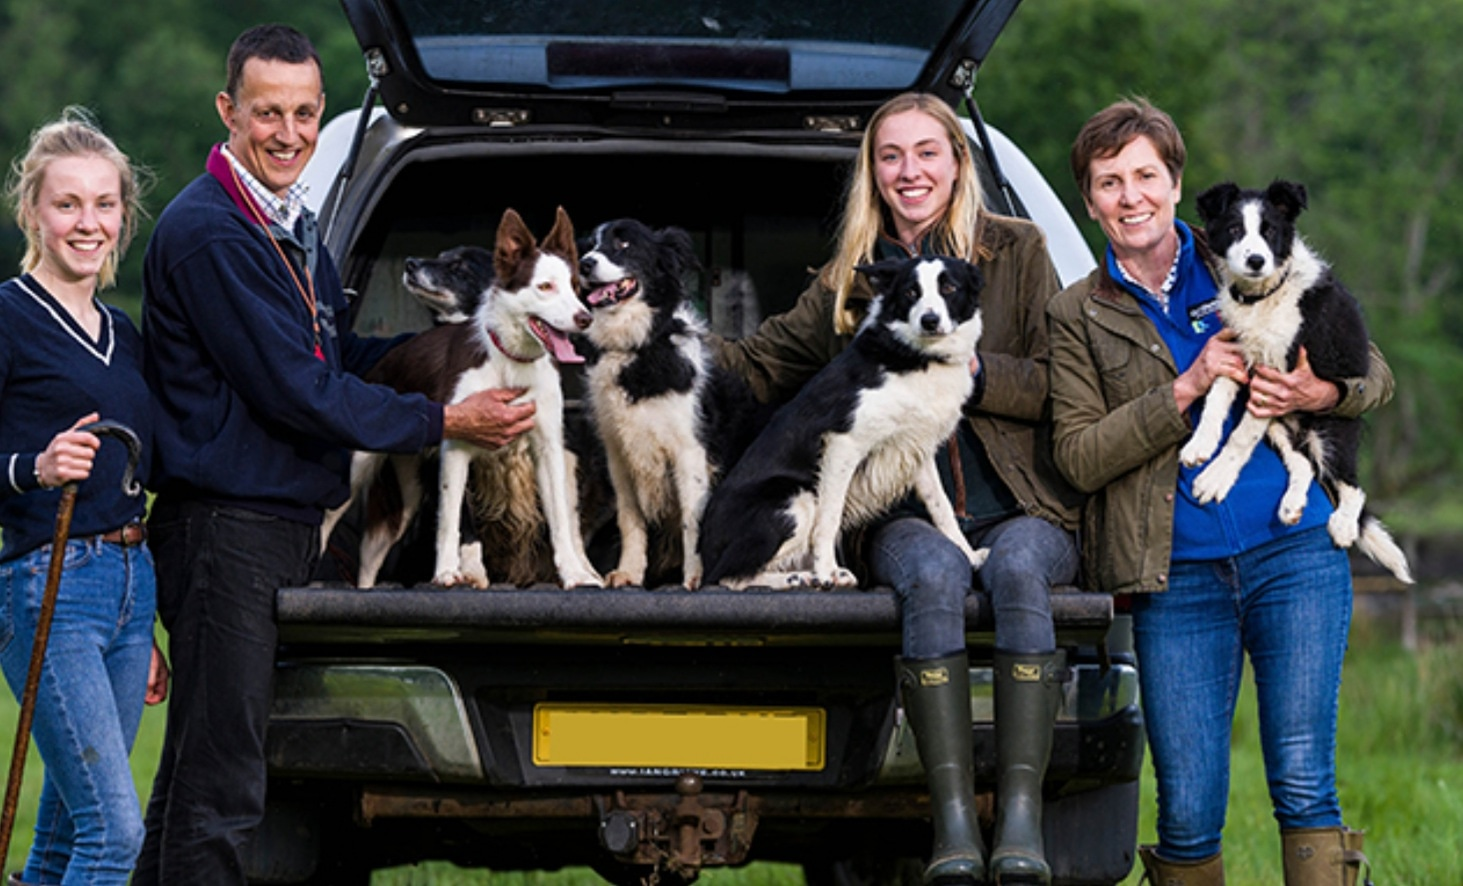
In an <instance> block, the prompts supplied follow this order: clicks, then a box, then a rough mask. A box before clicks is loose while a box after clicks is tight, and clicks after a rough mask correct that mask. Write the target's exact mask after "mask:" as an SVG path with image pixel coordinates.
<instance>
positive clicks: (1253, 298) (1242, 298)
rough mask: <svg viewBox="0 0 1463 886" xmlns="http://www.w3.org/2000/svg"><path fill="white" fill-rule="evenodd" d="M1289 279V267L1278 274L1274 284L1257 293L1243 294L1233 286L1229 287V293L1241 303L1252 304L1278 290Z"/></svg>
mask: <svg viewBox="0 0 1463 886" xmlns="http://www.w3.org/2000/svg"><path fill="white" fill-rule="evenodd" d="M1289 279H1290V268H1286V269H1285V273H1284V274H1281V275H1280V279H1279V280H1277V281H1276V282H1275V285H1274V286H1271V287H1270V288H1269V289H1267V290H1265V291H1264V292H1262V293H1260V294H1259V295H1243V294H1241V293H1240V292H1239V291H1238V290H1236V289H1235V288H1234V287H1233V286H1231V287H1230V288H1229V294H1230V296H1231V297H1232V298H1233V299H1234V300H1235V301H1237V302H1239V303H1240V304H1242V305H1252V304H1255V303H1257V302H1262V301H1264V300H1265V299H1267V298H1269V297H1270V296H1272V295H1274V294H1275V293H1277V292H1279V291H1280V287H1282V286H1284V285H1285V281H1286V280H1289Z"/></svg>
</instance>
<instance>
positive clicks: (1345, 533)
mask: <svg viewBox="0 0 1463 886" xmlns="http://www.w3.org/2000/svg"><path fill="white" fill-rule="evenodd" d="M1326 530H1327V531H1328V532H1330V533H1331V540H1332V541H1334V542H1335V543H1336V547H1338V548H1349V547H1351V546H1352V545H1354V544H1356V538H1357V536H1358V535H1359V534H1360V533H1361V528H1360V527H1359V526H1358V525H1357V523H1356V521H1355V520H1352V519H1348V517H1347V515H1345V514H1343V513H1342V512H1341V511H1335V512H1333V513H1332V514H1331V519H1330V520H1328V521H1326Z"/></svg>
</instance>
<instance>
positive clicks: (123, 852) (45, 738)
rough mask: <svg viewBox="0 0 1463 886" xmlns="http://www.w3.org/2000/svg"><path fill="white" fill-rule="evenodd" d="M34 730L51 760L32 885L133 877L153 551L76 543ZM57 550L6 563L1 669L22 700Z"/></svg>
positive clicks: (30, 863) (1, 580)
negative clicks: (135, 762)
mask: <svg viewBox="0 0 1463 886" xmlns="http://www.w3.org/2000/svg"><path fill="white" fill-rule="evenodd" d="M64 556H65V559H64V561H63V562H64V570H63V572H62V573H61V584H60V587H59V590H58V592H57V595H56V609H55V614H54V616H53V618H52V622H51V633H50V637H49V639H48V641H47V644H46V657H45V665H44V667H42V669H41V680H40V684H39V687H38V691H37V694H36V707H35V719H34V720H33V721H32V725H31V734H32V735H33V736H34V737H35V746H36V750H38V751H39V752H40V755H41V759H42V760H43V761H45V764H46V771H45V780H44V782H43V783H42V785H41V798H40V805H39V807H38V808H37V810H36V828H35V837H34V840H33V842H32V844H31V851H30V857H29V858H28V859H27V860H26V863H25V868H24V871H23V873H22V878H23V879H24V880H25V882H27V883H67V884H70V883H91V884H106V883H126V882H127V877H128V875H129V874H130V873H131V871H132V865H133V863H134V862H135V861H136V860H137V853H138V850H139V849H140V848H141V847H142V813H141V810H140V808H139V806H138V802H137V790H136V788H135V787H134V786H133V784H132V769H131V767H130V766H129V764H128V760H127V756H128V753H129V752H130V751H131V749H132V740H133V739H134V738H136V737H137V725H138V723H139V722H140V721H141V719H142V707H143V698H144V696H145V695H146V693H147V671H148V664H149V662H150V661H151V658H152V621H153V606H154V595H155V592H156V591H155V585H154V582H153V564H152V557H151V555H150V554H149V553H148V551H147V548H146V547H131V548H124V547H122V546H121V545H115V544H109V543H107V542H102V541H98V540H97V539H95V538H91V539H86V540H76V541H70V542H67V544H66V550H65V555H64ZM50 561H51V546H50V545H44V546H42V547H40V548H38V549H36V550H34V551H32V552H30V553H29V554H25V555H22V556H21V557H19V558H17V559H15V560H13V561H11V562H9V563H6V564H4V565H3V566H0V585H3V594H0V608H3V614H0V666H3V667H4V670H5V679H6V681H7V682H8V683H9V684H10V689H11V691H12V692H14V693H15V695H16V697H17V698H19V697H20V696H21V694H22V693H23V692H24V690H25V682H26V673H27V672H28V671H29V669H30V657H31V650H32V648H33V646H34V639H35V634H36V620H37V617H38V616H39V614H40V608H41V601H42V599H43V598H44V595H45V588H46V577H47V571H48V569H49V567H50Z"/></svg>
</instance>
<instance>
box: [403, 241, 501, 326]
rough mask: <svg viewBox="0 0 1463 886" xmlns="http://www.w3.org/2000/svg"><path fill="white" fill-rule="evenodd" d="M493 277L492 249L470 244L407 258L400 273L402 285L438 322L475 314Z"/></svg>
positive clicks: (452, 320)
mask: <svg viewBox="0 0 1463 886" xmlns="http://www.w3.org/2000/svg"><path fill="white" fill-rule="evenodd" d="M493 279H494V278H493V253H492V250H489V249H484V248H483V247H481V246H472V245H464V246H454V247H452V248H451V249H444V250H442V252H440V253H438V255H437V257H436V258H408V259H407V260H406V266H405V270H404V271H402V274H401V284H402V285H403V286H405V287H406V289H407V291H408V292H410V293H411V294H412V295H414V296H416V298H417V301H419V302H421V303H422V305H423V306H424V307H426V309H427V310H429V311H431V312H432V322H433V323H439V324H440V323H466V322H467V321H468V320H471V319H472V318H473V317H474V316H476V315H477V310H478V307H479V306H480V305H481V304H482V301H483V293H485V292H487V291H488V287H490V286H492V285H493Z"/></svg>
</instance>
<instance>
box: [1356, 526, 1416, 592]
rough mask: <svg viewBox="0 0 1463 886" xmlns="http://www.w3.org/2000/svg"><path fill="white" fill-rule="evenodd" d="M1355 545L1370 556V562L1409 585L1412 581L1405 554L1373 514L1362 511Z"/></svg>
mask: <svg viewBox="0 0 1463 886" xmlns="http://www.w3.org/2000/svg"><path fill="white" fill-rule="evenodd" d="M1356 547H1357V550H1359V551H1361V552H1362V553H1363V554H1366V555H1367V556H1368V557H1370V558H1371V559H1372V562H1374V563H1376V564H1377V565H1378V566H1381V567H1382V568H1383V569H1386V570H1387V571H1388V572H1390V573H1392V574H1393V575H1395V576H1396V577H1397V580H1398V581H1400V582H1402V583H1403V584H1409V585H1410V584H1412V583H1413V579H1412V570H1411V568H1409V567H1408V565H1407V555H1406V554H1404V553H1403V552H1402V548H1401V547H1400V546H1399V545H1398V544H1397V541H1396V539H1394V538H1392V533H1390V532H1388V531H1387V527H1386V526H1383V525H1382V521H1381V520H1378V519H1377V518H1376V516H1375V515H1373V514H1369V513H1366V512H1365V511H1363V512H1362V515H1361V533H1360V534H1359V535H1358V536H1357V538H1356Z"/></svg>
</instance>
